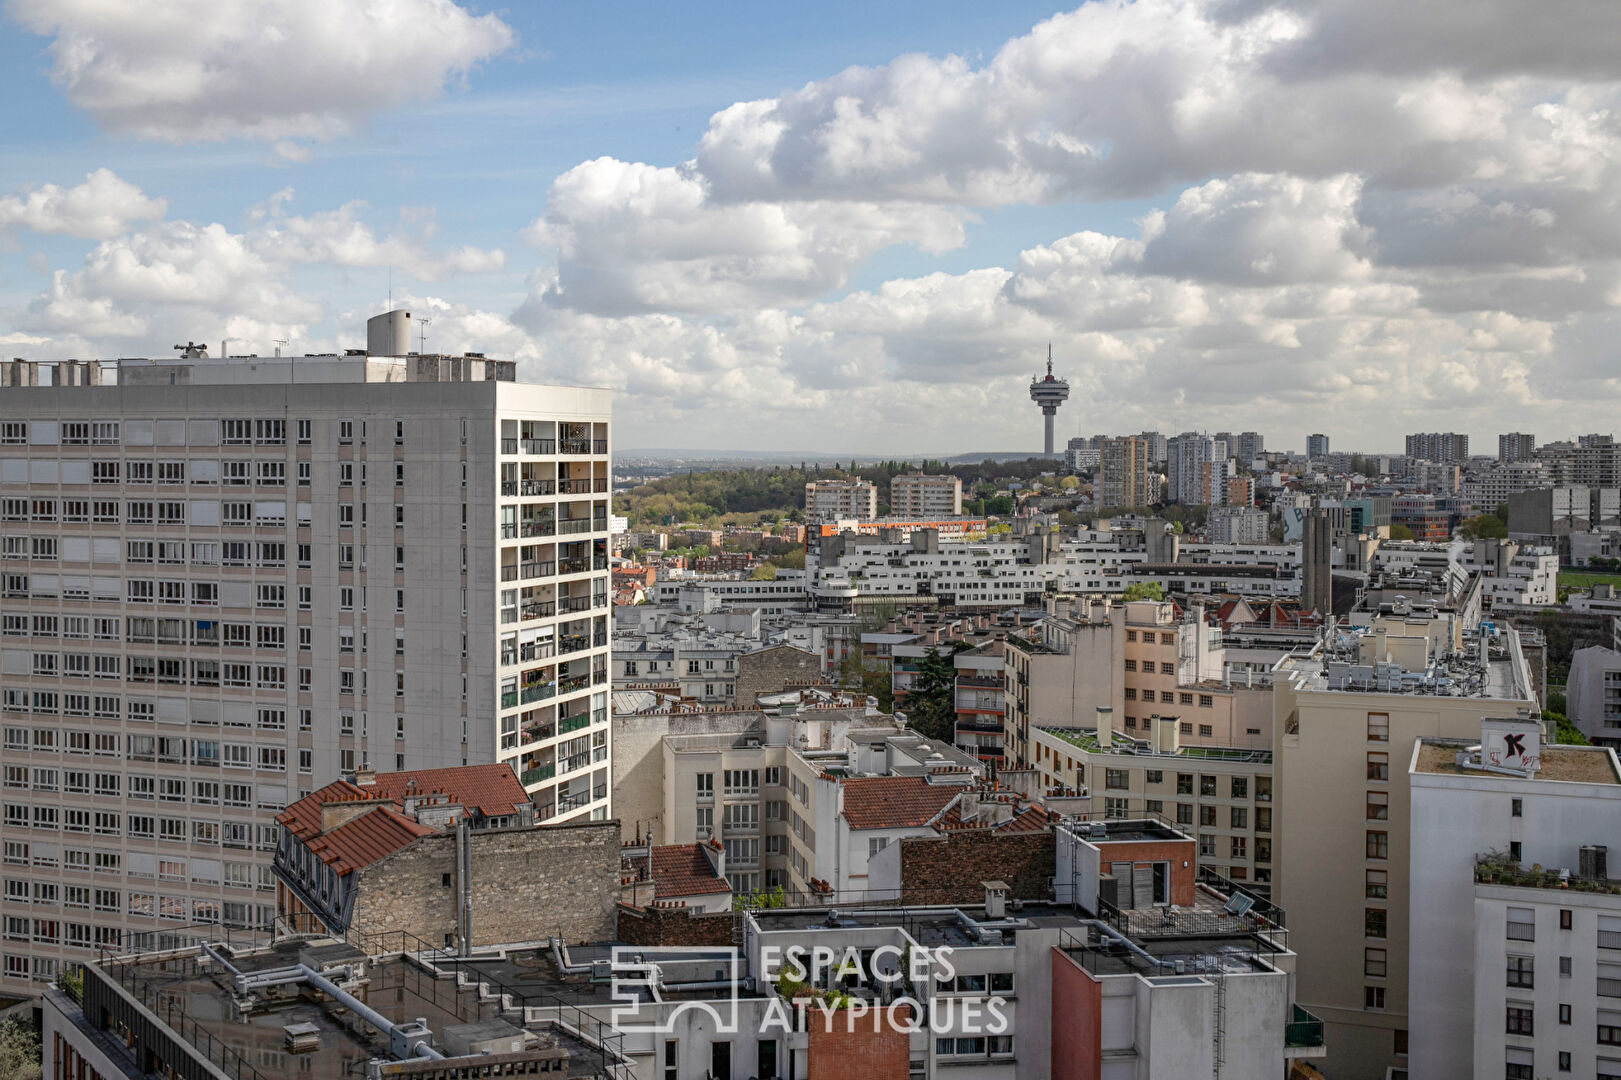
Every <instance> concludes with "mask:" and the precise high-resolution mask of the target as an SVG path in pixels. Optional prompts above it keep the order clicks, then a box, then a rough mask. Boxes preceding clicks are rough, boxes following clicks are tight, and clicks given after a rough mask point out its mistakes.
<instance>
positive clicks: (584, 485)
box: [557, 476, 591, 495]
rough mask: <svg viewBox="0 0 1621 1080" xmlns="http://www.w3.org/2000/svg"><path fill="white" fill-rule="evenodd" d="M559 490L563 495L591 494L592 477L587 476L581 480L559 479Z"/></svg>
mask: <svg viewBox="0 0 1621 1080" xmlns="http://www.w3.org/2000/svg"><path fill="white" fill-rule="evenodd" d="M557 490H558V492H559V493H560V494H563V495H589V494H591V478H590V477H589V476H587V477H585V478H583V479H580V480H559V481H558V482H557Z"/></svg>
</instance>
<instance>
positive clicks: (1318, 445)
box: [1306, 433, 1328, 461]
mask: <svg viewBox="0 0 1621 1080" xmlns="http://www.w3.org/2000/svg"><path fill="white" fill-rule="evenodd" d="M1306 456H1307V457H1308V458H1311V459H1312V460H1314V461H1315V460H1316V459H1317V458H1325V457H1327V456H1328V436H1327V435H1323V434H1321V433H1318V434H1315V435H1307V436H1306Z"/></svg>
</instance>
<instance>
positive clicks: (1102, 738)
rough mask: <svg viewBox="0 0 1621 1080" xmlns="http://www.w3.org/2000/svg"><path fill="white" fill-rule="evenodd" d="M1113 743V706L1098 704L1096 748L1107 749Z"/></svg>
mask: <svg viewBox="0 0 1621 1080" xmlns="http://www.w3.org/2000/svg"><path fill="white" fill-rule="evenodd" d="M1113 743H1114V707H1113V706H1111V705H1099V706H1098V749H1099V750H1107V749H1108V748H1109V747H1110V746H1112V745H1113Z"/></svg>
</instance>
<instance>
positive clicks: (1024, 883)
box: [900, 830, 1057, 904]
mask: <svg viewBox="0 0 1621 1080" xmlns="http://www.w3.org/2000/svg"><path fill="white" fill-rule="evenodd" d="M900 843H901V903H903V904H983V903H984V902H985V888H984V886H983V885H982V884H981V883H982V882H986V881H1005V882H1007V883H1008V886H1009V892H1008V899H1010V900H1046V899H1049V898H1050V896H1051V895H1052V878H1053V874H1054V873H1056V872H1057V871H1056V867H1055V862H1056V860H1055V856H1054V851H1053V836H1052V833H1051V832H1047V831H1042V832H1018V833H1013V832H987V831H981V830H965V831H962V832H951V833H947V834H946V835H945V836H944V837H942V838H935V837H918V838H914V839H907V840H902V841H901V842H900Z"/></svg>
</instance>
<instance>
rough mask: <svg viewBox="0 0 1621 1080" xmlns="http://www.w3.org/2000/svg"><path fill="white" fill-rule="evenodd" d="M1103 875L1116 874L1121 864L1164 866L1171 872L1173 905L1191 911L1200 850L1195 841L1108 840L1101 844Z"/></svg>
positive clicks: (1099, 850)
mask: <svg viewBox="0 0 1621 1080" xmlns="http://www.w3.org/2000/svg"><path fill="white" fill-rule="evenodd" d="M1097 846H1098V852H1099V856H1098V857H1099V858H1100V859H1101V860H1102V863H1103V867H1102V872H1103V873H1105V874H1108V873H1113V871H1112V870H1111V869H1110V866H1111V864H1113V863H1117V862H1125V863H1140V862H1164V863H1169V864H1170V868H1171V903H1173V904H1176V905H1178V906H1181V907H1187V906H1188V905H1190V904H1192V903H1193V894H1194V891H1195V890H1194V881H1195V878H1196V875H1197V873H1198V871H1197V870H1196V869H1195V867H1196V863H1197V861H1198V854H1197V852H1198V848H1197V847H1195V846H1194V843H1193V841H1192V840H1106V841H1098V842H1097Z"/></svg>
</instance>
